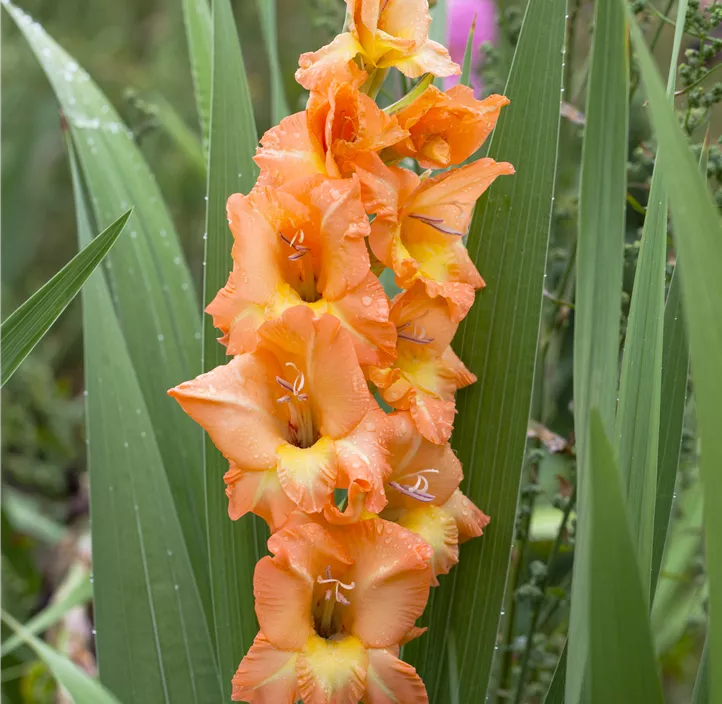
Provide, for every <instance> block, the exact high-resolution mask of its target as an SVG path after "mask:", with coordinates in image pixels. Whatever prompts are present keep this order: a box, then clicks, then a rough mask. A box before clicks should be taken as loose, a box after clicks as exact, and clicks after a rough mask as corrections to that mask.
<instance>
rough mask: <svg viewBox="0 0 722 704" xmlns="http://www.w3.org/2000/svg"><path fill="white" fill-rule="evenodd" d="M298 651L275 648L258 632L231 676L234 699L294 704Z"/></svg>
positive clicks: (263, 703) (258, 703)
mask: <svg viewBox="0 0 722 704" xmlns="http://www.w3.org/2000/svg"><path fill="white" fill-rule="evenodd" d="M297 658H298V654H297V653H294V652H288V651H285V650H278V649H277V648H275V647H274V646H273V645H271V643H269V641H268V640H267V638H266V637H265V636H264V635H263V634H262V633H259V634H258V635H257V636H256V638H255V640H254V641H253V645H252V646H251V648H250V650H249V651H248V653H247V654H246V657H244V658H243V660H242V661H241V664H240V665H239V666H238V670H237V671H236V674H235V675H234V676H233V692H232V694H231V700H232V701H234V702H250V703H251V704H294V702H295V701H296V700H297V699H298V697H299V694H298V687H297V685H296V660H297Z"/></svg>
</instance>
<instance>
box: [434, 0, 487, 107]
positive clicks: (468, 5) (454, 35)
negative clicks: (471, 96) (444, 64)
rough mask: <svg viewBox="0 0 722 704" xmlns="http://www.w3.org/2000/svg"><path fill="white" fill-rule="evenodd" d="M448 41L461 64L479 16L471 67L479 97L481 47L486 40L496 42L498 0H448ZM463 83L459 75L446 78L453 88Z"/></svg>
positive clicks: (456, 60) (453, 56)
mask: <svg viewBox="0 0 722 704" xmlns="http://www.w3.org/2000/svg"><path fill="white" fill-rule="evenodd" d="M448 3H449V5H448V36H447V43H448V45H449V51H450V53H451V58H452V59H453V60H454V61H455V62H456V63H458V64H459V65H460V66H461V65H462V64H463V63H464V51H465V50H466V42H467V40H468V38H469V28H470V27H471V23H472V22H473V21H474V16H476V32H475V33H474V53H473V61H472V67H471V85H472V86H473V87H474V93H475V94H476V97H477V98H478V97H479V95H480V93H481V81H480V80H479V76H478V67H479V49H480V47H481V45H482V44H483V43H484V42H493V41H496V3H495V2H494V0H448ZM458 82H459V77H458V76H452V77H451V78H447V79H446V84H445V85H446V87H447V88H449V87H451V86H453V85H454V84H456V83H458Z"/></svg>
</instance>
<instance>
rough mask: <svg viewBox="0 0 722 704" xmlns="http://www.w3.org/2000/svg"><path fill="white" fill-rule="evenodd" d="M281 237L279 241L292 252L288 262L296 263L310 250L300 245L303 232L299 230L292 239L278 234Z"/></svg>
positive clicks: (303, 236)
mask: <svg viewBox="0 0 722 704" xmlns="http://www.w3.org/2000/svg"><path fill="white" fill-rule="evenodd" d="M279 234H280V236H281V239H282V240H283V241H284V242H285V243H286V244H287V245H288V246H289V247H290V248H291V249H293V250H294V253H293V254H289V255H288V260H289V261H291V262H295V261H298V260H299V259H301V257H303V256H304V255H306V254H308V252H310V251H311V250H310V249H309V248H308V247H305V246H304V245H302V244H301V242H303V240H304V238H305V235H304V233H303V230H299V231H298V232H297V233H296V234H295V235H294V236H293V238H292V239H290V240H289V239H288V238H287V237H286V236H285V235H284V234H282V233H279Z"/></svg>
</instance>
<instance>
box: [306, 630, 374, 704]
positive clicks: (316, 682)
mask: <svg viewBox="0 0 722 704" xmlns="http://www.w3.org/2000/svg"><path fill="white" fill-rule="evenodd" d="M367 665H368V657H367V655H366V649H365V648H364V647H363V645H362V643H361V641H360V640H359V639H358V638H354V637H353V636H346V637H345V638H342V639H341V640H325V639H323V638H319V637H318V636H312V637H311V638H309V639H308V642H307V643H306V646H305V648H304V649H303V652H302V653H301V654H300V656H299V658H298V662H297V665H296V672H297V676H298V685H299V689H300V692H301V697H302V698H303V701H304V704H358V701H359V700H360V699H361V696H362V694H363V691H364V682H365V680H366V668H367Z"/></svg>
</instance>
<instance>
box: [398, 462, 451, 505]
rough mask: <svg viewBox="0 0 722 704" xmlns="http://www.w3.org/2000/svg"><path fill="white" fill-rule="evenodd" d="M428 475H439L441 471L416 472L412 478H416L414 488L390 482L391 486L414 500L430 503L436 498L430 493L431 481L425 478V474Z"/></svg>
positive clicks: (422, 470)
mask: <svg viewBox="0 0 722 704" xmlns="http://www.w3.org/2000/svg"><path fill="white" fill-rule="evenodd" d="M427 473H431V474H438V473H439V470H438V469H421V470H419V471H418V472H414V474H412V475H411V477H414V476H415V477H416V483H415V484H414V485H413V486H409V485H408V484H401V483H399V482H389V485H390V486H392V487H393V488H394V489H396V490H397V491H400V492H401V493H402V494H405V495H406V496H409V497H410V498H412V499H416V500H417V501H423V502H424V503H428V502H429V501H433V500H434V499H435V498H436V496H435V495H434V494H430V493H429V480H428V479H427V478H426V477H425V476H424V474H427Z"/></svg>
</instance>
